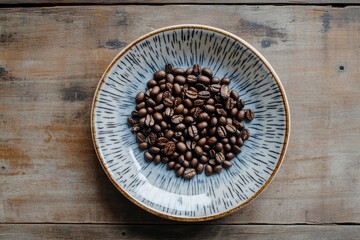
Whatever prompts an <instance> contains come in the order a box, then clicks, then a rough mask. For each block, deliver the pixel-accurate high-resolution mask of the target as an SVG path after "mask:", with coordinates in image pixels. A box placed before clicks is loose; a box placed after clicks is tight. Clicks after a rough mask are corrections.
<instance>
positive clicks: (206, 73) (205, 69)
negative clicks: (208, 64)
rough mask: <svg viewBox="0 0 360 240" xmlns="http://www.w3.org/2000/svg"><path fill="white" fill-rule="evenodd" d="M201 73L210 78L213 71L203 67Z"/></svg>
mask: <svg viewBox="0 0 360 240" xmlns="http://www.w3.org/2000/svg"><path fill="white" fill-rule="evenodd" d="M201 73H202V74H203V75H205V76H207V77H209V78H212V76H213V72H212V71H211V70H210V69H209V68H203V69H202V70H201Z"/></svg>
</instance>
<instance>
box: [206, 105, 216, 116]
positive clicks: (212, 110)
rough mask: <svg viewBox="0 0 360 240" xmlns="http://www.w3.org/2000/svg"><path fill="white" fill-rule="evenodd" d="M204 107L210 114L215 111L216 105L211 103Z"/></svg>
mask: <svg viewBox="0 0 360 240" xmlns="http://www.w3.org/2000/svg"><path fill="white" fill-rule="evenodd" d="M204 109H205V111H206V112H208V113H210V114H211V113H214V112H215V107H214V106H212V105H209V104H207V105H205V107H204Z"/></svg>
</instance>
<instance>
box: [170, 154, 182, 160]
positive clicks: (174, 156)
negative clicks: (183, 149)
mask: <svg viewBox="0 0 360 240" xmlns="http://www.w3.org/2000/svg"><path fill="white" fill-rule="evenodd" d="M179 156H180V154H179V153H178V152H174V153H173V154H171V156H170V159H177V158H178V157H179Z"/></svg>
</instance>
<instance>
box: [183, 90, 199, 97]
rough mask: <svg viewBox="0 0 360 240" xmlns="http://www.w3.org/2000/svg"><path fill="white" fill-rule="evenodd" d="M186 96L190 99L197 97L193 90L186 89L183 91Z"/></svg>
mask: <svg viewBox="0 0 360 240" xmlns="http://www.w3.org/2000/svg"><path fill="white" fill-rule="evenodd" d="M185 95H186V97H188V98H190V99H196V98H197V97H198V93H197V92H196V91H194V90H187V91H186V92H185Z"/></svg>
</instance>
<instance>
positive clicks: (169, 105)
mask: <svg viewBox="0 0 360 240" xmlns="http://www.w3.org/2000/svg"><path fill="white" fill-rule="evenodd" d="M163 104H164V105H165V106H166V107H172V106H173V105H174V101H173V100H171V99H170V98H165V99H164V100H163Z"/></svg>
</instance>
